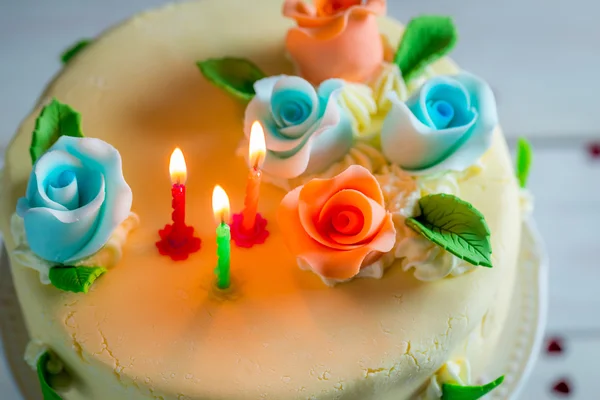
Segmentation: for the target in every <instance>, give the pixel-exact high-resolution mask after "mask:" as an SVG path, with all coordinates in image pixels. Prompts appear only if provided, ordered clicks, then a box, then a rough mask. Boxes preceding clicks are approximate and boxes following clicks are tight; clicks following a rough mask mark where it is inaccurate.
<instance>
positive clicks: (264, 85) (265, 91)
mask: <svg viewBox="0 0 600 400" xmlns="http://www.w3.org/2000/svg"><path fill="white" fill-rule="evenodd" d="M286 76H287V75H274V76H269V77H267V78H263V79H259V80H258V81H256V82H254V91H255V92H256V95H255V96H254V99H257V100H260V101H265V102H268V101H270V99H271V94H272V93H273V88H275V85H276V84H277V82H279V81H280V80H281V79H282V78H285V77H286Z"/></svg>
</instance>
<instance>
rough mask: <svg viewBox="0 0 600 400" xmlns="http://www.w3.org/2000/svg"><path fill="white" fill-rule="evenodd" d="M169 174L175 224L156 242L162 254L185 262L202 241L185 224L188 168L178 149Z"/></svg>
mask: <svg viewBox="0 0 600 400" xmlns="http://www.w3.org/2000/svg"><path fill="white" fill-rule="evenodd" d="M169 173H170V175H171V183H172V185H173V186H172V187H171V196H172V198H173V200H172V201H171V207H173V212H172V213H171V218H172V219H173V223H172V224H170V225H166V226H165V227H164V228H163V229H161V230H159V231H158V234H159V235H160V238H161V240H160V241H158V242H156V246H157V247H158V251H159V252H160V253H161V254H163V255H168V256H170V257H171V258H172V259H173V260H185V259H187V258H188V256H189V255H190V254H191V253H193V252H196V251H198V250H199V249H200V244H201V241H200V239H199V238H197V237H195V236H194V228H193V227H191V226H187V225H186V223H185V182H186V180H187V168H186V165H185V158H184V157H183V153H182V152H181V150H180V149H179V148H176V149H175V150H174V151H173V154H171V162H170V163H169Z"/></svg>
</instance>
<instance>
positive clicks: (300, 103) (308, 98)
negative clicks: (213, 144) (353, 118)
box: [245, 76, 352, 179]
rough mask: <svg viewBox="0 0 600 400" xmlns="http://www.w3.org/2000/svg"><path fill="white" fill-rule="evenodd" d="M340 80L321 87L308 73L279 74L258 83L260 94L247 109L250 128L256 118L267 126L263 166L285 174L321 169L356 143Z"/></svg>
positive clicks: (271, 172) (247, 128)
mask: <svg viewBox="0 0 600 400" xmlns="http://www.w3.org/2000/svg"><path fill="white" fill-rule="evenodd" d="M343 85H344V82H343V81H342V80H339V79H330V80H327V81H324V82H323V83H322V84H321V86H320V87H319V88H318V90H315V88H314V87H313V86H312V85H311V84H310V83H308V82H307V81H305V80H304V79H302V78H299V77H295V76H274V77H270V78H265V79H261V80H259V81H258V82H256V83H255V84H254V89H255V91H256V96H255V97H254V98H253V99H252V101H251V102H250V104H248V108H247V109H246V117H245V133H246V137H249V135H250V127H251V126H252V123H253V122H254V121H257V120H258V121H260V122H261V123H262V125H263V127H264V130H265V141H266V145H267V154H266V156H265V162H264V165H263V170H264V171H265V172H266V173H267V174H269V175H272V176H275V177H278V178H284V179H291V178H295V177H297V176H299V175H301V174H303V173H308V174H310V173H315V172H319V171H321V170H323V169H325V168H327V167H328V166H329V165H331V164H332V163H333V162H335V161H337V160H338V159H340V158H342V157H343V156H344V155H346V153H347V152H348V150H349V149H350V147H351V146H352V127H351V123H350V119H349V118H348V116H347V115H346V111H344V110H343V109H342V108H341V107H340V105H339V104H338V102H337V99H336V98H337V94H338V92H339V90H338V89H341V88H342V86H343Z"/></svg>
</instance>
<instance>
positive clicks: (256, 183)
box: [242, 121, 266, 232]
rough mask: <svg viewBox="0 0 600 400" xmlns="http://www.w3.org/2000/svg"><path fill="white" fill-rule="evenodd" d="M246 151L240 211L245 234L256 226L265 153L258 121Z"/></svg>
mask: <svg viewBox="0 0 600 400" xmlns="http://www.w3.org/2000/svg"><path fill="white" fill-rule="evenodd" d="M248 151H249V155H248V161H249V164H250V173H249V174H248V182H247V183H246V198H245V199H244V210H243V211H242V229H243V230H244V231H245V232H253V231H254V227H255V224H256V213H257V210H258V198H259V195H260V180H261V177H262V172H261V170H260V167H261V165H262V163H263V161H264V159H265V153H266V145H265V133H264V131H263V128H262V125H261V124H260V122H258V121H256V122H254V123H253V124H252V129H251V130H250V144H249V149H248Z"/></svg>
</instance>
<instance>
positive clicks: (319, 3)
mask: <svg viewBox="0 0 600 400" xmlns="http://www.w3.org/2000/svg"><path fill="white" fill-rule="evenodd" d="M362 3H363V2H362V0H315V8H316V10H317V15H319V16H323V15H335V14H338V13H340V12H344V11H346V10H347V9H349V8H350V7H353V6H360V5H362Z"/></svg>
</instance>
